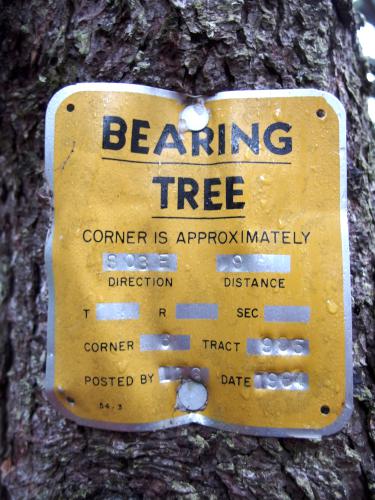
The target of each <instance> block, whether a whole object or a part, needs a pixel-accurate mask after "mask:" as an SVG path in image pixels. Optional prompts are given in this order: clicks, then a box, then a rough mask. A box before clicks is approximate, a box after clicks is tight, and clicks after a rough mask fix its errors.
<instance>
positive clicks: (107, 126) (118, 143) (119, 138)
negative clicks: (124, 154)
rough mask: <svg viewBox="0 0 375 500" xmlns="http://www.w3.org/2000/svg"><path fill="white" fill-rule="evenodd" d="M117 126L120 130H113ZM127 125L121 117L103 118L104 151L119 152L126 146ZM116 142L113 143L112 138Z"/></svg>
mask: <svg viewBox="0 0 375 500" xmlns="http://www.w3.org/2000/svg"><path fill="white" fill-rule="evenodd" d="M113 124H114V125H117V126H118V128H117V129H115V130H113V129H112V127H111V126H112V125H113ZM126 130H127V125H126V122H125V120H123V119H122V118H120V117H119V116H103V149H114V150H118V149H121V148H123V147H124V146H125V134H126ZM112 137H114V138H115V140H114V141H112V140H111V138H112Z"/></svg>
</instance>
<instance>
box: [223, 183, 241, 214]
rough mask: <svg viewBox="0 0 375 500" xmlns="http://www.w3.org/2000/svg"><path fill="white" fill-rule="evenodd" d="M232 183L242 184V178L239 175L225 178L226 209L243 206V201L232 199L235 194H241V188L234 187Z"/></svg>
mask: <svg viewBox="0 0 375 500" xmlns="http://www.w3.org/2000/svg"><path fill="white" fill-rule="evenodd" d="M234 184H244V180H243V178H242V177H240V176H235V177H227V178H226V208H227V209H228V210H235V209H237V208H243V207H244V206H245V202H244V201H234V200H233V198H234V197H235V196H241V195H242V194H243V191H242V189H234Z"/></svg>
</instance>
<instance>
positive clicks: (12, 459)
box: [0, 0, 375, 499]
mask: <svg viewBox="0 0 375 500" xmlns="http://www.w3.org/2000/svg"><path fill="white" fill-rule="evenodd" d="M0 15H1V20H0V36H1V56H2V70H1V74H0V81H1V89H2V92H1V101H0V102H1V104H0V110H1V115H0V119H1V131H2V134H1V138H0V165H1V172H0V175H1V184H0V189H1V191H0V192H1V203H2V205H1V214H2V226H3V227H2V232H1V240H0V241H1V242H0V245H1V261H0V275H1V287H0V300H1V302H2V305H3V307H2V311H1V315H0V322H1V331H0V335H1V336H0V356H1V357H0V377H1V378H0V384H1V385H0V390H1V413H0V432H1V444H0V455H1V473H2V475H1V478H2V479H1V485H2V486H1V488H2V490H1V492H2V497H3V498H8V497H9V498H14V499H25V498H38V499H44V498H69V499H73V498H103V499H104V498H105V499H120V498H143V497H144V498H152V497H160V498H164V497H166V498H176V497H185V498H191V499H193V498H194V499H195V498H212V499H214V498H240V497H242V498H293V499H296V498H310V499H313V498H319V499H329V498H354V496H356V498H369V497H371V496H372V497H373V498H375V467H374V456H373V452H374V447H375V408H374V377H375V356H374V343H375V342H374V325H373V309H372V307H373V304H372V301H373V283H372V279H373V277H372V269H371V257H372V255H373V250H374V239H373V232H372V231H373V229H372V228H373V226H372V224H373V214H372V213H371V205H370V196H371V180H372V179H371V170H370V160H371V158H372V156H371V148H370V146H371V143H370V141H371V140H372V139H373V131H372V127H371V125H370V124H369V121H368V117H367V113H366V111H365V110H366V108H367V105H366V100H365V96H366V93H367V92H368V84H367V80H366V67H365V64H364V61H363V60H362V59H361V57H360V54H359V48H358V44H357V41H356V34H355V30H356V21H355V15H354V12H353V8H352V5H351V1H350V0H321V1H319V2H315V1H312V0H309V1H303V2H302V1H299V0H264V1H263V0H222V1H220V0H199V1H198V0H196V1H195V0H194V1H193V0H155V1H149V2H146V1H144V0H128V1H125V0H107V1H105V0H99V1H97V2H88V1H85V0H80V1H79V0H77V1H72V0H60V1H58V2H45V1H42V0H29V2H22V1H20V0H14V1H12V2H6V0H5V1H4V2H3V7H2V8H1V14H0ZM79 81H83V82H84V81H116V82H120V81H121V82H133V83H139V84H145V85H151V86H155V87H160V88H164V89H170V90H177V91H179V92H185V93H187V94H202V95H210V94H213V93H215V92H217V91H219V90H232V89H272V88H273V89H279V88H304V87H305V88H317V89H322V90H327V91H329V92H331V93H333V94H335V95H336V96H337V97H338V98H339V99H340V100H341V102H342V103H343V105H344V107H345V108H346V110H347V116H348V174H349V180H348V183H349V185H348V188H349V190H348V192H349V218H350V245H351V272H352V287H353V289H352V293H353V340H354V384H355V385H354V387H355V411H354V414H353V417H352V419H351V421H350V423H349V425H347V426H346V427H345V429H344V430H343V431H342V432H340V433H339V434H337V435H335V436H332V437H329V438H324V439H322V440H314V441H313V440H298V439H271V438H253V437H249V436H242V435H238V434H235V433H229V432H222V431H216V430H211V429H209V428H204V427H200V426H198V425H191V426H185V427H180V428H175V429H170V430H167V431H158V432H148V433H138V434H137V433H117V432H109V431H101V430H96V429H91V428H87V427H80V426H78V425H76V424H75V423H73V422H71V421H68V420H66V419H65V418H63V417H62V416H61V415H60V414H58V413H57V412H56V411H55V409H54V408H53V407H52V406H51V405H50V404H49V403H48V402H47V400H46V397H45V394H44V390H43V378H44V370H45V358H46V354H45V353H46V321H47V289H46V279H45V269H44V256H43V252H44V241H45V237H46V232H47V228H48V226H49V224H50V221H51V199H50V193H49V191H48V188H47V186H46V181H45V178H44V165H43V161H44V160H43V136H44V112H45V109H46V105H47V103H48V101H49V99H50V97H51V96H52V94H53V93H54V92H56V91H57V90H58V89H59V88H61V87H63V86H65V85H67V84H70V83H75V82H79Z"/></svg>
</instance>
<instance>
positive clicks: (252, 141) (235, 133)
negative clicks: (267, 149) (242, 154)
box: [232, 123, 259, 155]
mask: <svg viewBox="0 0 375 500" xmlns="http://www.w3.org/2000/svg"><path fill="white" fill-rule="evenodd" d="M240 140H241V141H243V142H244V143H245V144H246V145H247V146H248V147H249V148H250V149H251V150H252V152H253V153H255V154H256V155H257V154H258V153H259V123H253V124H252V125H251V137H250V136H249V135H247V134H245V132H244V131H243V130H242V129H240V127H239V126H238V125H236V124H235V123H232V154H235V153H238V152H239V151H240V146H239V141H240Z"/></svg>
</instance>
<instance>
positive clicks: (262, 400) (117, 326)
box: [46, 83, 352, 437]
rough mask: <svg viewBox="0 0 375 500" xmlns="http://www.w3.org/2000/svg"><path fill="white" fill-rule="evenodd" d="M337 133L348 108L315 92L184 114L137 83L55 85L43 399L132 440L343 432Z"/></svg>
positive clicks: (347, 375) (345, 339)
mask: <svg viewBox="0 0 375 500" xmlns="http://www.w3.org/2000/svg"><path fill="white" fill-rule="evenodd" d="M345 134H346V132H345V112H344V110H343V107H342V106H341V104H340V103H339V101H338V100H337V99H336V98H335V97H333V96H332V95H330V94H328V93H326V92H321V91H317V90H277V91H276V90H275V91H233V92H222V93H220V94H217V95H216V96H214V97H211V98H209V99H207V100H205V101H203V100H202V99H201V100H200V101H199V102H197V103H196V104H194V103H193V104H190V105H189V106H188V107H186V105H185V104H184V100H183V98H182V97H181V96H180V95H179V94H177V93H174V92H169V91H164V90H159V89H153V88H150V87H143V86H137V85H127V84H107V83H103V84H77V85H73V86H70V87H66V88H64V89H62V90H61V91H59V92H58V93H57V94H56V95H55V96H54V97H53V98H52V99H51V102H50V104H49V106H48V110H47V120H46V174H47V177H48V180H49V184H50V186H51V188H52V189H53V193H54V222H53V228H52V230H51V232H50V235H49V237H48V239H47V243H46V263H47V271H48V282H49V320H48V356H47V374H46V388H47V393H48V396H49V399H50V401H51V402H52V403H53V404H55V405H56V406H57V408H58V409H59V410H60V411H61V412H62V413H63V414H64V415H65V416H67V417H68V418H71V419H73V420H75V421H76V422H78V423H80V424H83V425H90V426H93V427H100V428H106V429H115V430H123V431H142V430H145V431H146V430H154V429H162V428H167V427H171V426H176V425H182V424H186V423H189V422H196V423H200V424H202V425H208V426H212V427H217V428H221V429H225V430H235V431H239V432H243V433H249V434H255V435H264V436H296V437H314V436H316V437H318V436H322V435H326V434H331V433H334V432H337V431H338V430H340V428H341V427H342V426H343V425H344V424H345V422H346V421H347V419H348V418H349V416H350V413H351V409H352V365H351V310H350V274H349V254H348V230H347V219H346V157H345ZM72 144H73V146H72ZM73 151H74V155H73V154H72V153H73ZM67 161H69V168H68V169H67V168H65V169H64V166H65V165H66V163H67ZM59 165H60V166H61V168H57V166H59Z"/></svg>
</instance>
